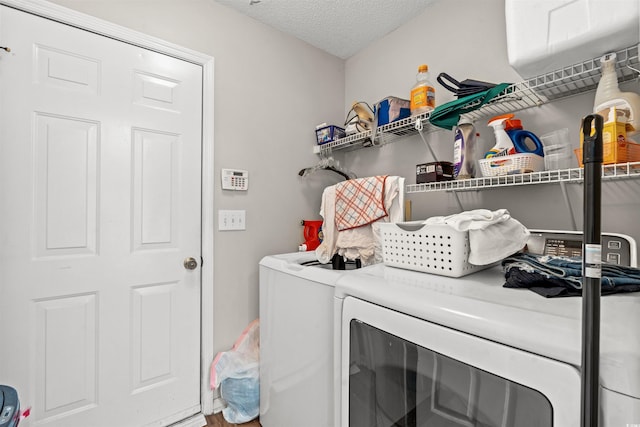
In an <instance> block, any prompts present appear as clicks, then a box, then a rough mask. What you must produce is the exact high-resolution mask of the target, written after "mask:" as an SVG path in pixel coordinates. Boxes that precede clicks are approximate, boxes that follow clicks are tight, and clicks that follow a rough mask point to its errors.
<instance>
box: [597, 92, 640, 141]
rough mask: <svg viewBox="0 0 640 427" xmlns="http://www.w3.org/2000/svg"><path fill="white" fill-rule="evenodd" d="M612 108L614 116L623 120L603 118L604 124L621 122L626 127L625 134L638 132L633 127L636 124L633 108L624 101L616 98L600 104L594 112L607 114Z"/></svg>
mask: <svg viewBox="0 0 640 427" xmlns="http://www.w3.org/2000/svg"><path fill="white" fill-rule="evenodd" d="M613 107H615V108H616V111H615V114H617V115H620V116H624V118H622V119H621V120H618V117H607V116H604V121H605V123H606V122H608V121H613V122H623V123H625V125H626V127H627V132H633V131H636V130H638V129H636V128H635V127H634V125H633V124H634V123H636V120H637V118H636V117H634V108H633V106H632V105H631V104H630V103H629V101H627V100H626V99H623V98H616V99H612V100H610V101H606V102H603V103H602V104H600V105H598V106H597V107H596V111H595V112H596V113H598V114H603V113H604V114H609V110H611V109H612V108H613ZM602 142H605V143H606V142H608V141H602Z"/></svg>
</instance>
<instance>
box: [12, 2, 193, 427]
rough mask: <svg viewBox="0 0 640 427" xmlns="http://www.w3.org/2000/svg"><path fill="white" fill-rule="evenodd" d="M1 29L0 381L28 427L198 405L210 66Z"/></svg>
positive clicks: (34, 26)
mask: <svg viewBox="0 0 640 427" xmlns="http://www.w3.org/2000/svg"><path fill="white" fill-rule="evenodd" d="M0 40H1V41H2V44H3V45H6V46H9V47H10V48H11V52H5V51H0V337H1V339H2V342H1V343H0V383H6V384H10V385H13V386H14V387H16V388H17V389H18V392H19V395H20V400H21V402H22V403H23V405H30V406H32V407H33V409H32V415H31V417H30V418H27V420H25V422H24V423H25V426H29V425H32V426H36V425H46V426H65V427H75V426H78V427H80V426H83V427H84V426H96V427H102V426H104V427H107V426H109V427H113V426H143V425H162V424H163V423H167V422H170V421H172V420H173V421H177V420H180V419H183V418H186V417H187V416H189V415H191V414H194V413H197V412H199V411H200V267H199V265H200V259H201V258H200V252H201V236H200V234H201V188H200V183H201V167H200V166H201V128H202V124H201V123H202V122H201V120H202V95H201V94H202V68H201V66H199V65H195V64H191V63H188V62H185V61H181V60H178V59H175V58H172V57H169V56H166V55H162V54H159V53H155V52H152V51H149V50H145V49H142V48H139V47H136V46H132V45H129V44H126V43H122V42H118V41H115V40H113V39H110V38H107V37H102V36H98V35H96V34H92V33H90V32H87V31H83V30H80V29H77V28H73V27H70V26H67V25H63V24H60V23H56V22H53V21H50V20H47V19H44V18H40V17H37V16H33V15H29V14H27V13H24V12H20V11H16V10H14V9H11V8H8V7H4V6H0ZM188 257H193V258H194V259H195V260H196V261H197V263H198V267H196V268H195V269H194V270H188V269H186V268H185V266H184V265H183V261H184V260H185V259H186V258H188ZM21 425H22V424H21Z"/></svg>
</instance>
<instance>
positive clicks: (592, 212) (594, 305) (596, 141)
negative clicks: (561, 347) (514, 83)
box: [580, 114, 603, 427]
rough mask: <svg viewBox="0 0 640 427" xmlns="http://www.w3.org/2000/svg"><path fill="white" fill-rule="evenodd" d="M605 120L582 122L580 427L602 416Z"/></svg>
mask: <svg viewBox="0 0 640 427" xmlns="http://www.w3.org/2000/svg"><path fill="white" fill-rule="evenodd" d="M602 122H603V120H602V117H601V116H599V115H597V114H592V115H589V116H587V117H585V118H584V119H583V121H582V135H583V145H582V159H583V163H584V238H583V247H582V276H583V278H582V394H581V411H582V413H581V424H580V425H581V426H582V427H597V426H598V418H599V416H598V414H599V407H600V405H599V390H600V379H599V368H600V366H599V364H600V279H601V277H602V247H601V237H600V208H601V197H600V196H601V186H600V180H601V176H602Z"/></svg>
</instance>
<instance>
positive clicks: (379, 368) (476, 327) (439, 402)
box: [335, 246, 640, 427]
mask: <svg viewBox="0 0 640 427" xmlns="http://www.w3.org/2000/svg"><path fill="white" fill-rule="evenodd" d="M633 251H634V253H633V254H632V257H631V259H633V260H634V262H635V257H636V254H635V246H633ZM503 283H504V273H503V272H502V270H501V268H500V267H493V268H490V269H487V270H484V271H480V272H477V273H473V274H470V275H468V276H464V277H461V278H451V277H444V276H438V275H433V274H427V273H420V272H415V271H409V270H403V269H398V268H394V267H389V266H385V265H381V264H378V265H374V266H371V267H367V268H366V269H363V270H361V271H359V272H354V273H352V274H350V275H349V276H343V277H341V278H340V279H339V280H338V282H337V285H336V297H335V312H336V317H340V323H341V326H340V333H339V334H338V335H337V339H338V340H339V341H340V344H339V345H338V346H337V348H339V349H340V350H339V351H340V353H341V356H340V362H339V364H338V365H337V366H339V368H337V370H338V371H339V376H340V381H339V382H338V386H337V391H336V395H337V396H339V398H338V399H337V400H336V403H337V404H336V410H337V411H338V413H339V416H338V418H339V419H340V421H341V424H340V425H341V426H343V427H346V426H350V427H357V426H368V427H371V426H386V425H414V426H428V425H442V426H445V425H446V426H458V425H461V426H462V425H464V426H467V425H486V426H510V427H517V426H522V425H527V426H528V425H534V424H535V425H540V426H551V425H553V426H569V425H579V421H580V395H581V387H580V365H581V303H582V301H581V298H575V297H569V298H544V297H542V296H540V295H538V294H536V293H534V292H532V291H529V290H525V289H508V288H504V287H503V286H502V285H503ZM639 324H640V293H631V294H624V295H623V294H619V295H609V296H606V297H603V298H602V300H601V344H600V354H601V356H600V386H601V387H600V396H601V418H602V422H601V425H602V426H603V427H613V426H619V425H635V424H638V423H640V382H638V380H637V379H638V378H640V334H639V333H638V329H637V325H639ZM534 419H535V422H533V420H534Z"/></svg>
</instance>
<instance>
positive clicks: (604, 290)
mask: <svg viewBox="0 0 640 427" xmlns="http://www.w3.org/2000/svg"><path fill="white" fill-rule="evenodd" d="M502 266H503V268H504V271H505V279H506V282H505V284H504V287H506V288H526V289H530V290H532V291H534V292H536V293H537V294H540V295H542V296H544V297H547V298H551V297H564V296H581V295H582V259H581V258H567V257H553V256H546V255H532V254H526V253H519V254H516V255H513V256H511V257H508V258H505V259H504V260H503V261H502ZM637 291H640V270H639V269H637V268H633V267H625V266H619V265H614V264H602V279H601V294H602V295H609V294H614V293H622V292H637Z"/></svg>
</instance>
